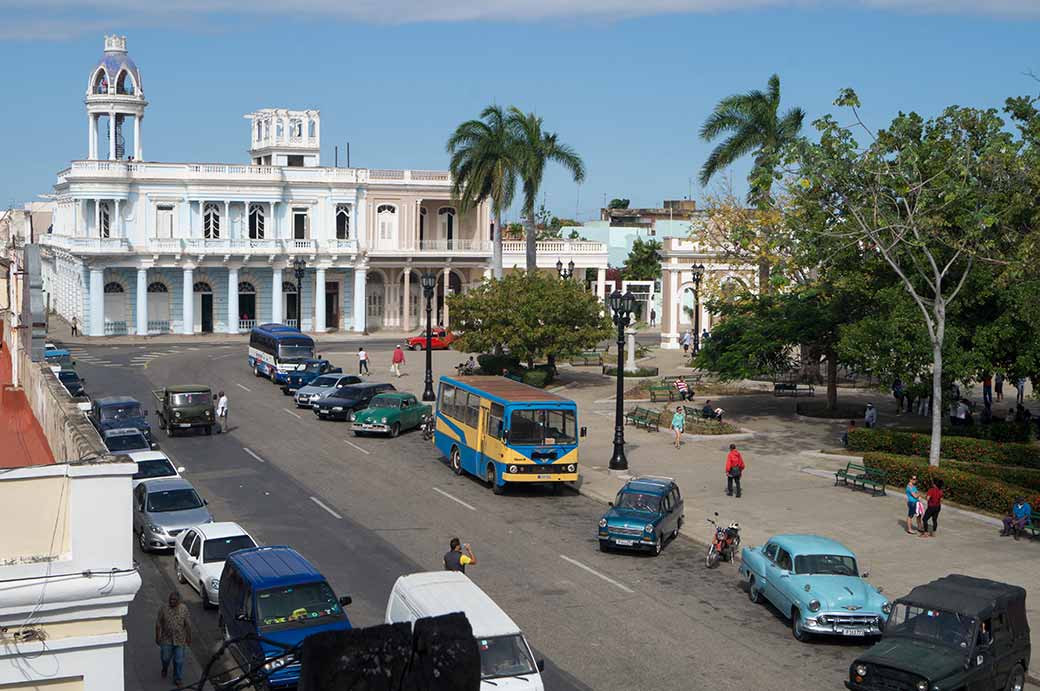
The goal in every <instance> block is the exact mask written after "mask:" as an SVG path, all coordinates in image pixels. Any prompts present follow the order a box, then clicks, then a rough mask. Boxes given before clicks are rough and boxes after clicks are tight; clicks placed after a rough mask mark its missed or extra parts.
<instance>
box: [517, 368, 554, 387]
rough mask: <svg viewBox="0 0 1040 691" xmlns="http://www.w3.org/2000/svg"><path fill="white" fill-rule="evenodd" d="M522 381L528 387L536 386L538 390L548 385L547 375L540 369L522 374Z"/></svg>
mask: <svg viewBox="0 0 1040 691" xmlns="http://www.w3.org/2000/svg"><path fill="white" fill-rule="evenodd" d="M523 379H524V383H525V384H527V385H528V386H537V387H538V388H539V389H544V388H545V386H546V385H547V384H548V383H549V373H548V372H546V371H545V370H540V369H532V370H527V371H526V372H524V375H523Z"/></svg>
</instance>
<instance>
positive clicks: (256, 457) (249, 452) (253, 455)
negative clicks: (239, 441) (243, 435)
mask: <svg viewBox="0 0 1040 691" xmlns="http://www.w3.org/2000/svg"><path fill="white" fill-rule="evenodd" d="M242 450H243V451H245V452H246V453H247V454H249V455H250V456H252V457H253V458H255V459H256V460H258V461H260V462H261V463H267V461H265V460H264V459H262V458H260V457H259V456H257V455H256V454H255V453H253V452H252V451H250V450H249V449H247V448H245V447H242Z"/></svg>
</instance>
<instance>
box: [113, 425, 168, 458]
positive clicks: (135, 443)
mask: <svg viewBox="0 0 1040 691" xmlns="http://www.w3.org/2000/svg"><path fill="white" fill-rule="evenodd" d="M101 436H102V438H103V439H104V441H105V446H106V447H107V448H108V450H109V451H111V452H112V453H133V452H135V451H151V450H152V449H156V448H159V445H158V444H152V443H150V442H149V441H148V440H147V439H146V438H145V436H144V434H143V433H142V432H141V430H139V429H137V428H136V427H117V428H116V429H106V430H105V431H104V432H102V433H101Z"/></svg>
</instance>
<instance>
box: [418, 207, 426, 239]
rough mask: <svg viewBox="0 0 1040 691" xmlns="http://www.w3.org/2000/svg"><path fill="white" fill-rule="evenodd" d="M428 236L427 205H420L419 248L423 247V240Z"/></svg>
mask: <svg viewBox="0 0 1040 691" xmlns="http://www.w3.org/2000/svg"><path fill="white" fill-rule="evenodd" d="M425 236H426V207H425V206H420V207H419V249H423V240H424V239H425Z"/></svg>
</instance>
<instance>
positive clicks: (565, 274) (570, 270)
mask: <svg viewBox="0 0 1040 691" xmlns="http://www.w3.org/2000/svg"><path fill="white" fill-rule="evenodd" d="M556 274H557V275H558V276H559V277H560V278H562V279H564V280H567V279H568V278H570V277H571V276H573V275H574V261H573V260H572V261H569V262H567V268H566V269H565V268H563V260H562V259H557V260H556Z"/></svg>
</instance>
